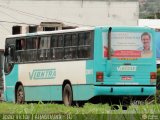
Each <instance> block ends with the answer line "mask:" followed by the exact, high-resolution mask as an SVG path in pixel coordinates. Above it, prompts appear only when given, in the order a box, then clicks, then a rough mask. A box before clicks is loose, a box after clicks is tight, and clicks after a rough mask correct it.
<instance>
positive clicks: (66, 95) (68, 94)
mask: <svg viewBox="0 0 160 120" xmlns="http://www.w3.org/2000/svg"><path fill="white" fill-rule="evenodd" d="M63 102H64V104H65V105H66V106H70V105H71V104H72V89H71V87H70V85H66V86H65V88H64V92H63Z"/></svg>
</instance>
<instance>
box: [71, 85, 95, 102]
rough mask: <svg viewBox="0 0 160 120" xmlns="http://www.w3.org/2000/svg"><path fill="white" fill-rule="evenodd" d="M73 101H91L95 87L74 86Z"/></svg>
mask: <svg viewBox="0 0 160 120" xmlns="http://www.w3.org/2000/svg"><path fill="white" fill-rule="evenodd" d="M72 89H73V100H74V101H81V100H89V99H90V98H92V97H93V96H94V85H72Z"/></svg>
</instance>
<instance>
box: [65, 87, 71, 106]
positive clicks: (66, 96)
mask: <svg viewBox="0 0 160 120" xmlns="http://www.w3.org/2000/svg"><path fill="white" fill-rule="evenodd" d="M64 99H65V104H66V105H70V92H69V90H66V91H65V97H64Z"/></svg>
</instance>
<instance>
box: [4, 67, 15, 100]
mask: <svg viewBox="0 0 160 120" xmlns="http://www.w3.org/2000/svg"><path fill="white" fill-rule="evenodd" d="M17 81H18V65H17V64H15V65H14V67H13V69H12V71H11V72H10V73H9V74H7V75H5V84H6V86H5V87H6V90H5V91H4V92H5V94H4V95H5V101H12V102H15V85H16V83H17Z"/></svg>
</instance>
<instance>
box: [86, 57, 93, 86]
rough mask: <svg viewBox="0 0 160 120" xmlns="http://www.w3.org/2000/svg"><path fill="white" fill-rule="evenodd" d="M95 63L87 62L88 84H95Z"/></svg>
mask: <svg viewBox="0 0 160 120" xmlns="http://www.w3.org/2000/svg"><path fill="white" fill-rule="evenodd" d="M93 65H94V61H93V60H87V61H86V84H93V83H94V81H93V77H94V74H93V70H94V66H93Z"/></svg>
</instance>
